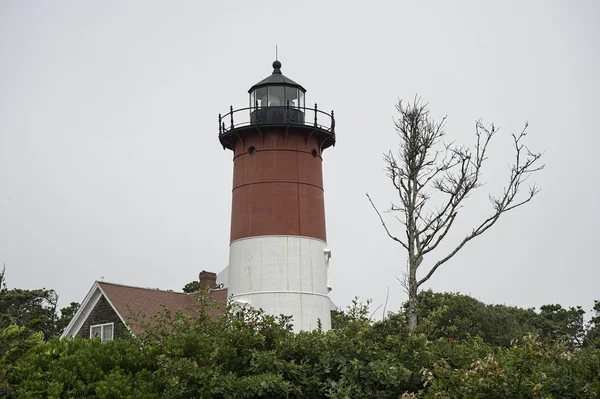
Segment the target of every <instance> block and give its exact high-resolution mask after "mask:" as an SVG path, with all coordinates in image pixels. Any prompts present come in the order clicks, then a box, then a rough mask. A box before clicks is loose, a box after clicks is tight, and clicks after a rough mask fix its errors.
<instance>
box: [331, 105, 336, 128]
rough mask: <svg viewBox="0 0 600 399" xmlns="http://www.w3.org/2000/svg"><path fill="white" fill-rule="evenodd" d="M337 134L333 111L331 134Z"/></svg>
mask: <svg viewBox="0 0 600 399" xmlns="http://www.w3.org/2000/svg"><path fill="white" fill-rule="evenodd" d="M333 132H335V118H334V116H333V110H331V133H333Z"/></svg>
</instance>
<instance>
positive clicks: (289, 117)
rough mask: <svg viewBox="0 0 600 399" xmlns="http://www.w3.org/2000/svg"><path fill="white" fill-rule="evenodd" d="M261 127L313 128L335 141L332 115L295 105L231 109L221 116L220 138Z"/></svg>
mask: <svg viewBox="0 0 600 399" xmlns="http://www.w3.org/2000/svg"><path fill="white" fill-rule="evenodd" d="M255 125H257V126H260V125H263V126H265V125H292V126H305V127H313V128H314V129H316V130H319V131H322V132H324V133H327V134H329V135H330V136H332V137H333V138H334V140H335V118H334V116H333V111H331V114H328V113H327V112H323V111H320V110H319V109H318V108H317V104H315V106H314V108H306V107H302V108H300V107H294V106H293V105H284V106H269V107H259V106H258V105H255V106H254V107H246V108H240V109H236V110H234V109H233V107H230V108H229V112H228V113H226V114H225V115H221V114H219V138H221V137H222V136H224V135H227V134H228V133H230V132H232V131H233V130H235V129H239V128H244V127H248V126H255Z"/></svg>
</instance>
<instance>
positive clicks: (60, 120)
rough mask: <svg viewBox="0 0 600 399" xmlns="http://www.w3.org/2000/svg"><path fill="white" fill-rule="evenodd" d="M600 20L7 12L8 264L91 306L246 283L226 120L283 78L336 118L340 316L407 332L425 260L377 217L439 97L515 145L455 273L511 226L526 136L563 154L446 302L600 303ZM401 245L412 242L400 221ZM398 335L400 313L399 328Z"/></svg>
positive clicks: (1, 174)
mask: <svg viewBox="0 0 600 399" xmlns="http://www.w3.org/2000/svg"><path fill="white" fill-rule="evenodd" d="M599 4H600V3H598V2H597V1H593V0H592V1H562V2H558V1H495V2H492V1H460V2H459V1H457V2H451V1H438V2H425V1H418V2H417V1H410V2H409V1H388V2H379V1H371V2H358V1H340V2H328V1H303V2H293V3H292V2H283V1H282V2H273V1H226V2H225V1H223V2H218V3H217V2H208V1H168V2H167V1H161V2H159V1H22V0H14V1H7V0H0V264H2V263H5V264H6V277H7V283H8V286H9V288H15V287H17V288H30V289H33V288H40V287H46V288H53V289H55V290H57V292H58V293H59V294H60V297H61V305H66V304H68V303H69V302H71V301H78V302H81V301H82V300H83V298H84V296H85V294H86V293H87V291H88V290H89V289H90V287H91V286H92V284H93V282H94V281H95V280H99V279H101V278H102V277H104V279H105V281H110V282H117V283H123V284H129V285H135V286H142V287H155V288H163V289H173V290H181V288H182V287H183V286H184V285H185V284H186V283H187V282H189V281H192V280H195V279H197V276H198V272H200V271H201V270H203V269H205V270H210V271H215V272H219V271H220V270H221V269H223V268H224V267H225V266H226V265H227V263H228V244H229V227H230V215H231V184H232V154H231V152H229V151H223V149H222V148H221V146H220V144H219V141H218V139H217V134H218V124H217V115H218V114H219V112H221V113H225V112H227V111H228V108H229V106H230V105H233V106H234V107H244V106H246V105H247V102H248V98H247V90H248V89H249V88H250V86H252V85H253V84H254V83H256V82H258V81H260V80H262V79H263V78H265V77H266V76H268V75H269V74H270V73H271V72H272V68H271V63H272V62H273V60H274V58H275V45H276V44H277V45H278V46H279V59H280V60H281V62H282V64H283V67H282V72H283V73H284V74H285V75H286V76H288V77H289V78H291V79H293V80H295V81H296V82H298V83H300V84H301V85H303V86H304V87H305V88H306V89H307V104H313V103H314V102H318V104H319V108H322V109H324V110H331V109H333V110H335V114H336V133H337V138H338V141H337V145H336V146H335V147H334V148H330V149H328V150H326V152H325V154H324V163H323V168H324V183H325V206H326V217H327V229H328V231H327V233H328V241H329V245H330V248H331V249H332V259H331V262H330V266H331V267H330V283H331V285H332V286H333V291H332V293H331V296H332V299H333V300H334V302H335V303H336V304H337V305H338V306H342V307H344V306H346V305H347V304H349V303H350V301H351V299H352V298H353V297H354V296H359V297H360V298H361V299H363V300H366V299H367V298H372V299H373V303H374V305H373V309H375V308H376V307H377V306H379V305H381V304H383V303H384V302H385V298H386V291H387V289H388V287H389V290H390V294H389V303H388V307H387V308H388V310H397V309H398V307H399V306H400V304H401V303H402V302H403V301H404V300H406V295H405V294H404V292H403V291H402V288H401V286H400V284H399V283H398V281H397V280H396V277H399V276H400V275H401V273H402V271H403V270H404V268H405V264H406V263H405V262H406V257H405V254H404V253H403V252H402V250H401V248H400V247H399V245H398V244H395V243H394V242H392V241H390V240H389V239H388V238H387V237H386V235H385V232H384V231H383V230H382V227H381V224H380V223H379V221H378V219H377V215H376V214H375V213H374V212H373V210H372V209H371V208H370V205H369V203H368V201H367V200H366V198H365V195H364V194H365V192H367V191H368V192H369V193H370V195H371V196H372V198H373V199H374V200H375V201H376V203H377V204H379V205H380V206H382V207H385V206H387V205H388V204H389V201H391V200H394V199H395V197H394V191H393V190H392V187H391V184H390V182H389V181H388V180H387V178H386V177H385V174H384V172H383V163H382V160H381V154H382V153H383V152H384V151H386V150H388V149H390V148H394V149H395V148H396V145H397V137H396V135H395V132H394V129H393V118H394V117H395V116H396V114H395V110H394V103H395V102H396V101H397V100H398V99H399V98H400V99H412V98H413V97H414V96H415V94H418V95H421V96H422V97H423V99H424V100H426V101H427V102H429V104H430V109H431V112H432V115H433V116H434V117H436V118H438V119H439V118H441V117H443V116H444V115H447V116H448V123H447V128H446V132H447V134H448V137H449V138H453V139H456V140H457V142H458V143H461V144H471V143H473V139H474V122H475V120H476V119H478V118H482V119H483V120H484V122H485V123H492V122H494V123H495V124H496V125H497V126H499V127H500V128H501V130H500V134H499V135H498V136H497V137H496V138H495V139H494V142H493V144H492V147H493V148H492V150H491V151H490V157H489V161H488V162H489V163H488V165H487V166H486V168H485V170H484V175H483V179H484V181H485V182H487V184H486V185H485V186H483V187H482V188H481V189H479V193H478V194H477V195H474V196H472V197H471V198H470V199H469V201H468V202H467V203H466V206H465V208H463V209H462V210H461V212H460V218H459V220H458V222H457V223H456V227H455V230H454V232H453V234H452V235H450V236H449V237H448V245H447V246H446V247H444V248H442V249H441V250H440V251H439V252H437V253H434V254H432V255H431V256H430V257H428V258H426V259H425V261H424V262H425V263H424V266H423V267H424V268H426V267H427V266H428V265H431V264H433V263H434V262H435V260H437V259H438V258H440V257H442V256H443V255H445V253H444V250H447V249H448V248H450V246H451V245H452V244H455V243H456V242H457V241H458V240H460V238H461V237H462V236H463V235H464V234H466V233H468V232H469V231H470V228H472V226H473V225H474V224H475V223H476V222H477V221H478V220H480V219H481V218H482V217H485V216H486V215H487V214H488V213H489V212H490V204H489V202H488V201H487V194H488V193H490V192H491V193H496V192H498V191H499V190H502V188H503V186H504V184H505V183H504V182H505V180H506V178H507V173H508V167H507V163H509V162H511V160H512V159H511V157H512V153H511V141H510V133H513V132H517V131H519V130H520V129H521V128H522V127H523V125H524V123H525V122H527V121H529V123H530V128H529V136H528V141H527V143H528V144H529V145H530V147H531V148H532V149H534V150H537V151H546V153H545V156H544V162H545V164H546V169H545V170H544V171H542V172H541V173H539V174H538V175H536V176H535V182H536V183H537V184H538V185H539V186H540V187H541V189H542V191H541V193H540V194H539V196H538V197H536V198H535V200H534V201H533V202H532V203H531V204H529V205H527V206H525V207H523V208H520V209H517V210H515V211H514V212H513V213H511V214H509V215H506V217H504V218H502V219H501V220H500V221H499V222H498V223H497V225H496V226H494V228H493V229H491V230H489V231H488V232H487V233H486V234H485V235H484V236H482V237H480V238H479V239H477V240H474V241H472V242H471V243H470V244H468V245H467V246H466V247H465V248H464V249H463V251H462V252H460V253H459V254H458V255H457V256H455V257H454V258H453V259H452V260H451V261H450V262H448V263H447V264H445V265H444V266H443V267H442V268H440V269H439V271H438V272H437V273H436V274H435V275H434V276H433V277H432V279H431V280H430V282H429V283H428V284H427V287H428V288H432V289H434V290H436V291H453V292H462V293H467V294H470V295H472V296H474V297H476V298H478V299H480V300H482V301H484V302H487V303H505V304H510V305H518V306H523V307H534V306H535V307H539V306H540V305H543V304H547V303H561V304H563V305H564V306H571V305H583V306H584V308H585V309H586V310H589V309H590V308H591V306H592V305H593V301H594V299H600V290H599V289H598V287H599V284H598V283H599V282H600V267H599V266H600V263H599V261H598V255H597V251H598V248H599V246H600V234H599V233H598V229H599V228H600V213H599V210H598V204H599V202H600V201H599V200H598V198H599V194H600V189H599V183H600V178H599V172H600V170H599V169H600V164H599V161H598V158H597V154H598V153H599V151H600V138H599V137H598V135H599V132H598V122H597V119H598V115H599V111H598V109H599V108H600V77H599V73H598V71H599V70H600V5H599ZM390 225H391V228H392V229H395V231H396V232H397V234H400V235H401V234H403V233H402V230H401V227H400V226H399V225H395V224H394V223H393V222H392V220H390ZM380 316H381V310H380V311H379V312H378V316H377V317H380Z"/></svg>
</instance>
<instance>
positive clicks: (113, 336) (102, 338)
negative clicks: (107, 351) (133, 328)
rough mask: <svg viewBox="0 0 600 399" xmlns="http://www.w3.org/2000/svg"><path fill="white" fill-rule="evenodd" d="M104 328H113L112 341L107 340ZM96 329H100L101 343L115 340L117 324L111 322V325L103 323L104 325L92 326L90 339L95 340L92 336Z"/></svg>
mask: <svg viewBox="0 0 600 399" xmlns="http://www.w3.org/2000/svg"><path fill="white" fill-rule="evenodd" d="M104 326H111V327H112V333H111V337H110V340H105V339H104V337H103V335H104ZM94 327H100V341H102V342H108V341H112V340H114V339H115V323H113V322H110V323H102V324H94V325H92V326H90V339H92V338H94V337H93V336H92V329H93V328H94Z"/></svg>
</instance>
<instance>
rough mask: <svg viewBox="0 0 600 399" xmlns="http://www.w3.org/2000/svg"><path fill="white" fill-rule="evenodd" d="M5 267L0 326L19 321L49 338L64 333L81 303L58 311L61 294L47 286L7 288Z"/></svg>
mask: <svg viewBox="0 0 600 399" xmlns="http://www.w3.org/2000/svg"><path fill="white" fill-rule="evenodd" d="M4 276H5V269H4V268H3V269H2V272H1V273H0V328H3V327H7V326H10V325H11V324H16V325H18V326H25V327H28V328H29V329H31V330H33V331H39V332H41V333H42V334H43V336H44V338H45V339H49V338H50V337H52V336H56V335H59V334H60V333H62V331H63V330H64V328H65V327H66V326H67V325H68V324H69V322H70V321H71V318H72V317H73V316H74V315H75V312H77V309H78V308H79V304H78V303H76V302H72V303H71V304H70V305H69V306H67V307H65V308H62V309H61V310H60V315H59V312H58V311H57V305H58V294H57V293H56V292H55V291H54V290H48V289H45V288H41V289H36V290H24V289H18V288H13V289H10V290H9V289H7V288H6V282H5V278H4Z"/></svg>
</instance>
